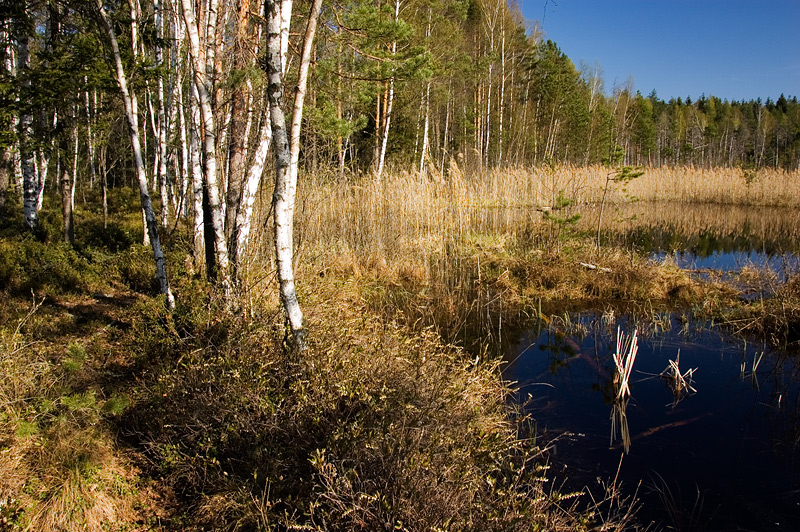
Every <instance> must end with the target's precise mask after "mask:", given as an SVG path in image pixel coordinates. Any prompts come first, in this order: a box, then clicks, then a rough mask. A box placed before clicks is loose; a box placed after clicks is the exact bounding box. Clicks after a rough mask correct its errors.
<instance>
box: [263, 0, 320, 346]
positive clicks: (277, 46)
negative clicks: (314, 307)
mask: <svg viewBox="0 0 800 532" xmlns="http://www.w3.org/2000/svg"><path fill="white" fill-rule="evenodd" d="M321 4H322V2H321V0H314V3H313V5H312V8H311V16H310V17H309V22H308V26H307V28H306V35H305V42H304V45H303V53H302V56H301V60H300V73H299V76H298V85H297V88H296V93H295V102H294V112H293V117H292V130H291V131H292V137H291V139H290V138H289V137H288V135H287V132H286V117H285V116H284V114H283V90H284V87H283V76H282V72H283V64H282V63H281V57H282V50H281V29H282V25H281V21H282V18H281V12H280V9H279V7H278V4H277V2H276V1H275V0H266V2H265V14H266V18H267V65H266V66H267V76H268V80H269V84H268V87H267V96H268V98H269V105H270V118H271V122H272V134H273V142H274V144H273V152H274V153H275V189H274V192H273V195H272V205H273V216H274V239H275V254H276V260H277V266H278V282H279V284H280V295H281V301H282V303H283V307H284V311H285V313H286V319H287V322H288V325H289V328H290V329H291V334H292V339H293V342H294V348H295V349H296V350H298V351H302V350H303V349H304V348H305V336H306V329H305V325H304V323H303V313H302V310H301V309H300V304H299V303H298V301H297V292H296V290H295V283H294V270H293V260H292V259H293V238H292V232H293V213H294V199H295V192H296V189H297V157H298V155H299V149H300V147H299V146H300V145H299V132H300V124H301V121H302V107H303V100H304V96H305V88H306V87H305V86H306V80H307V79H308V64H309V62H310V58H311V46H312V43H313V39H314V33H315V31H316V19H317V17H318V15H319V10H320V6H321ZM290 143H291V144H290Z"/></svg>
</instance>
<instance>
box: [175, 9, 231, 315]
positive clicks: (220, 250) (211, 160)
mask: <svg viewBox="0 0 800 532" xmlns="http://www.w3.org/2000/svg"><path fill="white" fill-rule="evenodd" d="M181 5H182V7H183V19H184V23H185V27H186V34H187V36H188V37H189V55H190V56H191V60H192V71H193V73H194V86H195V87H196V89H197V97H198V100H199V106H200V118H201V120H202V122H203V154H204V155H205V171H204V182H205V193H206V194H207V195H208V204H209V211H210V215H211V224H212V226H213V229H214V246H215V251H216V260H217V273H218V275H219V281H220V284H221V286H222V289H223V292H224V294H225V299H226V300H229V299H230V297H231V294H230V289H231V280H230V273H229V263H228V243H227V241H226V239H225V225H224V218H223V216H222V208H221V205H220V196H219V185H218V181H217V137H216V123H215V119H214V110H213V107H212V95H213V86H212V80H211V79H210V78H209V72H213V71H214V57H215V54H214V52H215V51H216V50H215V43H216V33H215V31H216V24H217V21H216V13H217V8H218V2H217V0H210V1H209V3H208V6H207V10H208V13H206V17H207V24H206V28H207V29H206V35H205V39H204V44H205V46H204V47H203V49H202V50H201V46H200V35H199V33H198V27H197V22H196V20H197V19H196V17H195V13H194V6H193V2H192V0H181Z"/></svg>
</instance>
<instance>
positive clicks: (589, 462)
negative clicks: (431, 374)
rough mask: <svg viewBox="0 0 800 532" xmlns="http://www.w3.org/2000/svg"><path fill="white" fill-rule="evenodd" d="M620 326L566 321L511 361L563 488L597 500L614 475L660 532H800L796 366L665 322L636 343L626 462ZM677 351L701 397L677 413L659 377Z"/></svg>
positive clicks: (709, 331)
mask: <svg viewBox="0 0 800 532" xmlns="http://www.w3.org/2000/svg"><path fill="white" fill-rule="evenodd" d="M617 325H621V327H622V328H623V330H628V331H630V330H632V329H633V324H632V323H630V320H629V319H624V320H622V323H617V322H614V321H613V319H609V316H601V315H600V314H595V313H584V314H582V315H572V316H567V317H566V319H557V320H555V321H554V322H553V323H551V324H550V325H549V326H548V327H547V328H545V329H543V330H541V331H531V332H530V333H529V334H527V335H525V336H524V337H523V338H522V339H521V340H520V342H519V344H518V346H517V348H516V350H515V351H514V352H513V353H511V355H510V356H511V358H510V363H509V364H508V366H507V367H506V368H505V371H504V376H505V377H506V378H507V379H509V380H513V381H516V382H518V383H519V394H520V395H519V397H520V400H525V399H526V398H528V397H529V394H530V403H529V404H528V407H527V408H528V412H529V413H530V414H531V415H532V417H533V419H534V421H535V426H536V431H537V434H538V435H539V437H541V438H542V439H543V441H544V442H547V443H549V444H550V445H552V453H551V462H552V464H553V470H554V472H555V474H556V477H557V478H558V477H559V476H560V477H562V478H566V479H567V485H566V488H567V489H580V488H582V487H584V486H587V487H589V488H590V489H596V488H597V487H598V479H601V480H606V481H607V480H609V479H611V478H613V477H614V476H615V474H616V472H617V468H618V467H619V479H620V480H621V481H622V490H623V493H627V494H629V495H630V494H632V493H634V492H636V490H637V487H638V496H639V498H640V499H641V501H642V507H641V509H640V511H639V514H638V516H639V519H640V521H641V522H643V523H644V524H647V523H651V522H652V523H655V527H656V529H663V530H668V529H678V530H709V531H714V530H758V531H762V530H764V531H770V530H787V531H788V530H792V531H797V530H800V397H799V396H798V388H799V387H800V365H798V364H797V363H796V361H795V359H794V358H792V357H790V356H786V355H782V354H781V353H775V352H770V351H769V350H768V349H767V348H766V347H765V346H763V345H752V344H746V343H744V342H742V341H737V340H733V339H731V338H730V337H728V336H727V335H726V334H724V333H723V332H721V331H720V330H719V329H718V328H716V327H710V326H709V325H710V324H707V323H700V324H695V323H691V322H689V321H687V320H686V318H679V317H677V316H662V317H660V325H657V327H656V328H657V329H658V332H653V331H650V332H649V333H646V334H644V336H641V337H640V339H639V352H638V356H637V358H636V360H635V364H634V369H633V374H632V376H631V391H632V397H631V399H630V401H629V402H628V404H627V408H626V409H625V414H626V418H627V426H628V430H629V434H630V448H629V452H628V453H627V454H626V453H625V452H624V449H623V444H622V440H621V437H620V435H619V433H617V434H616V435H614V434H612V419H611V416H612V410H613V407H612V405H613V397H614V392H613V385H612V377H613V374H614V364H613V361H612V358H611V353H612V351H613V350H614V347H615V343H616V327H617ZM664 329H666V330H664ZM678 350H680V360H679V363H680V368H681V370H682V371H686V370H688V369H693V368H696V371H695V373H694V379H693V386H694V388H695V389H696V393H693V394H691V395H689V396H686V397H684V398H683V399H682V400H680V401H679V402H677V403H675V397H674V395H673V391H672V389H671V388H670V386H669V384H668V383H667V382H666V381H665V380H663V379H661V378H659V377H658V375H659V374H660V373H661V372H662V371H663V370H664V369H665V368H667V366H668V365H669V360H674V359H675V358H676V356H677V353H678ZM754 367H755V368H754ZM616 423H617V424H619V421H617V422H616ZM621 458H622V462H621V466H620V459H621ZM670 527H671V528H670Z"/></svg>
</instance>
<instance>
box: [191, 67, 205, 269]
mask: <svg viewBox="0 0 800 532" xmlns="http://www.w3.org/2000/svg"><path fill="white" fill-rule="evenodd" d="M191 87H192V95H191V97H190V98H189V100H190V102H191V103H190V109H191V110H192V116H191V120H190V130H189V154H190V158H191V163H192V165H191V166H192V207H193V208H192V210H193V212H194V230H193V231H192V235H193V239H192V242H193V246H192V249H193V255H194V264H195V268H197V270H198V271H201V269H202V265H203V262H204V260H205V256H206V255H205V239H204V238H203V231H204V228H205V214H204V212H203V163H202V161H201V154H200V124H201V122H200V104H199V103H198V97H197V87H196V86H195V84H194V82H192V83H191Z"/></svg>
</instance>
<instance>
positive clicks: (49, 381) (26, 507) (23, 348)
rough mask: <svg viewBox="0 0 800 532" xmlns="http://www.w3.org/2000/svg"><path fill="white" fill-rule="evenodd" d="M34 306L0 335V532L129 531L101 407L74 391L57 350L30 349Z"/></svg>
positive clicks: (127, 492) (122, 481) (128, 508)
mask: <svg viewBox="0 0 800 532" xmlns="http://www.w3.org/2000/svg"><path fill="white" fill-rule="evenodd" d="M40 306H41V301H39V302H36V301H35V302H34V303H33V305H32V306H31V308H30V311H29V312H28V313H27V314H26V315H24V316H23V317H22V318H21V319H20V320H19V321H18V323H17V324H16V325H15V326H13V327H4V328H0V373H1V374H2V375H3V378H2V379H1V380H0V510H2V512H0V518H4V519H5V520H4V521H3V523H4V525H2V526H0V528H3V526H6V525H7V526H8V527H9V528H8V530H23V529H24V530H36V531H43V532H49V531H61V532H71V531H89V532H101V531H108V530H120V529H129V528H130V526H131V525H132V523H134V522H136V521H137V520H138V519H139V517H140V516H139V515H138V513H137V512H136V511H135V510H134V507H133V506H134V502H135V497H133V496H132V494H133V487H132V486H133V484H132V478H133V470H132V468H131V467H130V465H129V464H127V463H126V460H124V459H123V458H122V457H121V454H120V452H119V451H118V449H117V448H116V445H115V443H114V436H113V435H112V433H111V431H110V430H109V427H108V426H107V425H106V424H105V423H103V421H102V420H101V416H102V414H101V412H102V409H103V402H102V401H101V400H99V399H97V398H96V396H95V392H94V391H93V390H88V391H87V390H81V391H79V390H80V389H81V388H82V387H81V386H80V385H77V382H79V379H78V381H76V380H75V379H76V378H77V377H76V375H74V374H73V372H74V371H78V370H79V368H78V365H79V363H78V362H76V361H72V360H69V363H75V366H70V368H71V369H67V367H68V366H69V363H68V358H69V355H67V354H64V353H63V350H64V346H63V345H58V344H57V343H56V345H50V341H49V340H48V341H45V340H39V341H32V337H33V336H34V334H37V335H38V334H41V331H38V330H36V329H37V326H36V324H37V323H38V320H37V316H36V314H37V312H39V309H40ZM59 359H61V363H59ZM81 362H82V359H81ZM73 387H77V388H78V390H76V389H73ZM15 527H16V528H15ZM3 530H5V528H3Z"/></svg>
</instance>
